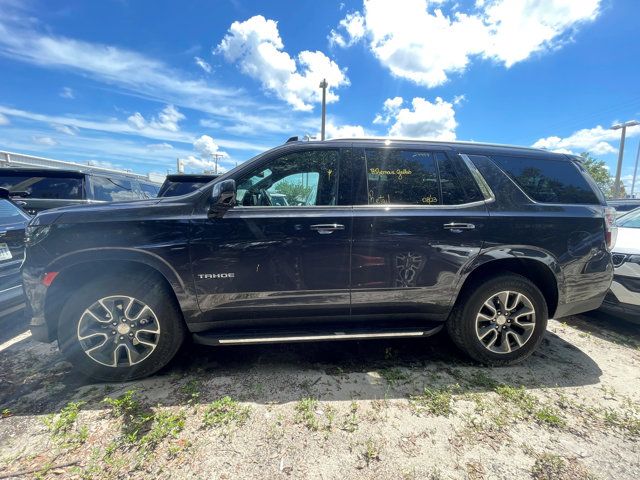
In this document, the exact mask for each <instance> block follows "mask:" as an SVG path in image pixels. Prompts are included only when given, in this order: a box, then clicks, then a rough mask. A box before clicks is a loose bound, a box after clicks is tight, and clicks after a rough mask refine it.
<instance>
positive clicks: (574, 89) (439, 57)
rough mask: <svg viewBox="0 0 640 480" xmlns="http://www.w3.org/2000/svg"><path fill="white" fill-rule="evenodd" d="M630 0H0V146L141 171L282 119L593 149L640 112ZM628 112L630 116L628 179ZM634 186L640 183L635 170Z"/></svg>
mask: <svg viewBox="0 0 640 480" xmlns="http://www.w3.org/2000/svg"><path fill="white" fill-rule="evenodd" d="M639 14H640V2H638V0H467V1H462V0H458V1H456V0H402V1H398V0H395V1H394V0H364V1H362V0H359V1H358V0H352V1H343V2H340V1H337V2H331V1H327V0H325V1H322V2H318V1H315V2H306V1H275V0H270V1H269V2H265V1H255V0H253V1H248V0H209V1H204V0H190V1H188V2H177V1H164V0H153V1H151V0H101V1H92V2H87V1H80V0H78V1H72V0H69V1H66V2H62V1H55V0H0V150H7V151H12V152H24V153H30V154H34V155H40V156H45V157H50V158H56V159H63V160H71V161H79V162H83V163H86V162H90V163H92V164H94V165H104V166H114V167H119V168H128V169H131V170H133V171H136V172H139V173H148V172H159V173H167V172H168V171H175V168H176V159H177V158H180V159H182V160H183V162H184V164H185V165H186V170H187V171H193V172H196V171H202V170H203V169H210V168H211V165H212V159H213V157H214V155H218V157H219V158H220V166H221V168H223V169H228V168H231V167H233V166H234V165H235V164H236V163H241V162H243V161H245V160H247V159H249V158H251V157H252V156H254V155H256V154H258V153H260V152H262V151H264V150H266V149H268V148H271V147H274V146H276V145H279V144H282V143H283V142H284V141H285V140H286V139H287V138H288V137H290V136H294V135H298V136H300V137H303V136H305V135H309V136H318V135H319V130H320V94H321V91H320V89H319V83H320V81H321V80H322V79H323V78H326V80H327V82H328V84H329V88H328V94H327V100H328V105H327V136H328V137H349V136H365V135H366V136H369V135H372V136H392V137H413V138H425V139H438V140H471V141H479V142H492V143H506V144H515V145H524V146H535V147H539V148H546V149H549V150H554V151H561V152H573V153H581V152H584V151H589V152H591V154H592V155H593V156H595V157H597V158H600V159H602V160H604V161H606V163H607V165H608V166H609V167H610V169H611V171H612V172H614V171H615V165H616V162H617V152H618V146H619V139H620V131H614V130H611V129H610V127H611V125H612V124H614V123H616V122H621V121H628V120H632V119H638V120H640V42H639V41H637V39H636V38H637V23H638V18H639ZM639 142H640V127H633V128H630V129H628V131H627V144H626V149H625V156H624V164H623V172H622V173H623V180H624V182H625V186H626V188H627V191H629V189H630V186H631V177H632V173H633V167H634V163H635V158H636V152H637V151H638V148H639V147H638V145H639ZM636 188H637V189H638V190H640V179H639V180H638V182H637V186H636Z"/></svg>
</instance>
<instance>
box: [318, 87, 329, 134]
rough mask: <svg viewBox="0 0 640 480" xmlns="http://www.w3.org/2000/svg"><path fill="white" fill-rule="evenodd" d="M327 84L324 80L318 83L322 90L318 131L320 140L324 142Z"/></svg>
mask: <svg viewBox="0 0 640 480" xmlns="http://www.w3.org/2000/svg"><path fill="white" fill-rule="evenodd" d="M328 86H329V84H328V83H327V80H326V79H323V80H322V82H320V88H321V89H322V130H320V140H324V127H325V120H326V117H327V87H328Z"/></svg>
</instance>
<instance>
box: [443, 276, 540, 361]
mask: <svg viewBox="0 0 640 480" xmlns="http://www.w3.org/2000/svg"><path fill="white" fill-rule="evenodd" d="M547 317H548V313H547V303H546V301H545V299H544V296H543V295H542V293H541V292H540V290H539V289H538V287H536V285H535V284H534V283H532V282H531V281H530V280H529V279H527V278H525V277H523V276H520V275H516V274H503V275H499V276H495V277H492V278H491V279H489V280H483V281H482V282H481V283H480V282H478V283H476V284H474V285H472V286H470V288H468V289H467V290H466V292H465V293H464V294H463V296H462V297H461V298H460V299H459V301H458V303H457V305H456V307H455V308H454V311H453V312H452V314H451V317H450V318H449V320H448V322H447V328H448V331H449V334H450V336H451V338H452V339H453V341H454V343H455V344H456V345H457V346H458V347H459V348H460V349H461V350H462V351H464V352H465V353H467V354H468V355H469V356H470V357H471V358H473V359H474V360H476V361H479V362H481V363H485V364H489V365H510V364H513V363H517V362H520V361H522V360H524V359H525V358H527V357H528V356H529V355H531V354H532V353H533V352H534V351H535V350H536V348H537V347H538V346H539V345H540V342H541V341H542V338H543V336H544V333H545V331H546V329H547Z"/></svg>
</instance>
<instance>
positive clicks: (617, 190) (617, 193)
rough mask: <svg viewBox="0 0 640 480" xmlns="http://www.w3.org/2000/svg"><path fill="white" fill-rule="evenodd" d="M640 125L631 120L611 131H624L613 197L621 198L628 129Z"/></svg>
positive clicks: (621, 137)
mask: <svg viewBox="0 0 640 480" xmlns="http://www.w3.org/2000/svg"><path fill="white" fill-rule="evenodd" d="M636 125H640V122H638V121H637V120H630V121H628V122H624V123H617V124H616V125H613V126H612V127H611V130H620V129H622V135H621V136H620V150H618V167H617V168H616V183H615V184H614V185H613V197H614V198H620V190H622V189H621V188H620V175H621V174H622V158H623V157H624V140H625V137H626V136H627V127H634V126H636Z"/></svg>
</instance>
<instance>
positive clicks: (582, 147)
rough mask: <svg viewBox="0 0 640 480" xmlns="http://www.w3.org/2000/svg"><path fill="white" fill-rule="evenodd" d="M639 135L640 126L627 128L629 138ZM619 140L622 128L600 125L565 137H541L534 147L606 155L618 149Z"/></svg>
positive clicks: (562, 151)
mask: <svg viewBox="0 0 640 480" xmlns="http://www.w3.org/2000/svg"><path fill="white" fill-rule="evenodd" d="M637 135H640V126H636V127H629V128H627V138H629V137H632V136H637ZM619 141H620V130H611V129H610V128H604V127H602V126H600V125H598V126H596V127H593V128H583V129H582V130H578V131H577V132H574V133H573V134H571V135H569V136H568V137H564V138H562V137H558V136H551V137H546V138H541V139H539V140H538V141H537V142H535V143H534V144H533V147H534V148H543V149H545V150H551V151H554V152H558V153H574V154H576V153H582V152H590V153H592V154H593V155H606V154H608V153H616V152H617V151H618V143H619ZM611 142H613V143H614V144H615V146H614V145H612V144H611Z"/></svg>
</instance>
